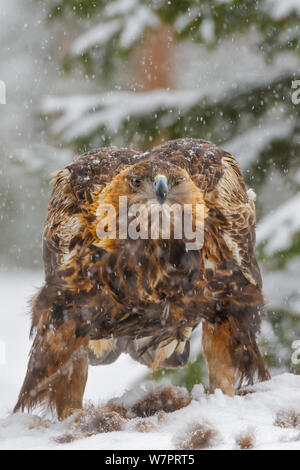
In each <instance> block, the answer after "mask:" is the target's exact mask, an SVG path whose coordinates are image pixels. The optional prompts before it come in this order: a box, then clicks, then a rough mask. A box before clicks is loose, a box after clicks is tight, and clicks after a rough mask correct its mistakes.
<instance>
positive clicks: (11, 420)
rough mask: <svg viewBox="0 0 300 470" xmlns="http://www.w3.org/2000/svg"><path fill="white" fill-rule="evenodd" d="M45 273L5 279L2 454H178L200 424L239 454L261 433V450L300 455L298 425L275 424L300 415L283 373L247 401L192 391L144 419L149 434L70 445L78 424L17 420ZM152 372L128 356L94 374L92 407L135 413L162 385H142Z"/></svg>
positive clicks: (296, 392)
mask: <svg viewBox="0 0 300 470" xmlns="http://www.w3.org/2000/svg"><path fill="white" fill-rule="evenodd" d="M41 279H42V274H41V273H35V272H31V271H15V272H10V271H8V272H2V273H1V274H0V296H1V315H0V339H1V340H2V341H4V343H5V345H6V364H2V362H1V361H0V390H1V402H0V449H107V450H109V449H111V450H116V449H173V448H175V446H177V443H178V442H180V440H182V439H184V438H185V437H186V436H187V435H188V434H189V432H190V429H191V427H193V426H197V425H199V424H201V425H203V426H205V427H207V428H208V429H213V430H214V432H215V434H216V436H215V438H214V439H213V440H212V443H211V445H212V447H213V448H217V449H236V448H237V440H238V437H239V436H240V435H241V434H242V435H243V434H247V433H248V434H249V433H250V432H251V433H252V434H253V435H254V437H255V439H254V441H255V444H254V445H255V449H300V429H299V423H298V424H297V426H298V427H297V426H296V427H292V426H291V425H288V427H286V428H282V427H279V426H276V425H275V424H274V423H275V420H276V416H277V413H279V412H282V411H286V412H287V413H292V412H293V413H294V414H297V413H300V376H296V375H292V374H287V373H284V374H281V375H278V376H275V377H273V378H272V380H271V381H269V382H264V383H260V384H256V385H255V386H254V387H251V388H250V390H249V391H251V392H252V393H248V394H246V395H243V396H235V397H234V398H230V397H227V396H224V395H223V394H222V393H221V392H220V391H219V390H217V391H216V392H215V393H214V394H212V395H207V394H205V393H204V389H203V387H202V386H201V385H196V386H195V387H194V389H193V392H192V401H191V403H190V404H189V405H188V406H185V407H183V408H181V409H179V410H177V411H174V412H172V413H166V414H163V415H162V416H157V415H154V416H152V417H149V418H143V420H144V423H145V424H147V425H149V430H148V432H140V431H138V427H137V425H138V423H139V422H140V421H141V418H135V417H133V418H132V419H128V420H127V421H126V424H125V426H124V428H123V430H121V431H113V432H110V433H102V434H96V435H93V436H92V437H86V438H81V439H78V440H75V441H73V442H71V443H66V444H60V443H58V442H57V439H58V438H59V437H61V436H63V435H64V434H65V433H67V432H68V430H69V429H70V426H71V424H72V418H69V419H68V420H66V421H64V422H62V423H58V422H57V421H56V420H55V419H53V418H51V420H50V421H49V420H46V418H44V419H42V420H41V419H40V418H38V416H37V415H33V414H17V415H12V414H11V409H12V407H13V405H14V403H15V400H16V397H17V393H18V391H19V388H20V386H21V383H22V380H23V376H24V372H25V368H26V363H27V354H28V351H29V348H30V343H29V341H28V339H27V335H28V329H29V323H30V321H29V320H30V319H29V317H28V316H27V315H26V311H28V309H27V308H26V300H27V299H28V297H29V296H30V295H32V294H33V293H34V291H35V287H37V286H39V285H40V283H41ZM146 371H147V369H146V368H145V367H144V366H141V365H139V364H138V363H135V362H133V361H132V360H130V359H129V358H128V357H127V356H122V357H121V358H120V360H118V361H117V362H116V363H115V364H113V365H110V366H102V367H96V368H90V370H89V380H88V386H87V390H86V394H85V398H86V401H92V402H93V403H94V404H95V405H103V404H104V403H106V402H107V400H108V399H110V398H112V397H117V396H121V398H120V399H119V403H121V404H122V405H123V406H126V407H130V406H132V405H133V404H134V403H135V402H136V401H137V400H140V399H142V398H143V397H145V394H146V393H147V391H149V390H156V389H158V388H159V387H161V385H154V384H153V383H149V384H146V385H145V386H138V385H137V384H136V382H137V381H138V380H140V379H141V378H142V377H144V375H145V372H146Z"/></svg>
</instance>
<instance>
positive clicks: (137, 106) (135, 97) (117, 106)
mask: <svg viewBox="0 0 300 470" xmlns="http://www.w3.org/2000/svg"><path fill="white" fill-rule="evenodd" d="M201 96H202V94H201V93H200V92H199V91H189V90H186V91H185V90H183V91H173V92H170V91H167V90H155V91H151V92H145V93H133V92H123V91H122V92H118V91H115V92H110V93H105V94H98V95H90V96H85V95H77V96H67V97H55V96H52V97H50V96H49V97H47V98H46V99H45V100H44V101H43V104H42V111H43V112H44V113H45V114H49V115H51V114H54V113H62V115H61V116H60V117H59V118H58V119H56V121H55V123H54V124H53V126H52V132H53V133H54V134H61V135H62V137H63V139H64V140H65V141H66V142H69V141H72V140H73V139H74V138H79V137H82V136H86V135H89V134H90V133H92V132H93V131H95V130H97V129H98V128H101V127H102V126H106V127H107V128H108V129H109V130H110V131H111V132H117V130H118V129H119V126H120V125H121V123H122V122H123V121H124V120H126V119H127V118H128V117H129V116H130V117H134V116H135V117H136V116H143V115H145V114H146V113H154V112H155V111H158V110H159V109H162V108H165V107H167V108H172V107H174V108H177V109H179V110H186V109H188V108H189V107H191V106H192V105H193V104H194V103H195V102H196V101H197V100H199V99H200V98H201Z"/></svg>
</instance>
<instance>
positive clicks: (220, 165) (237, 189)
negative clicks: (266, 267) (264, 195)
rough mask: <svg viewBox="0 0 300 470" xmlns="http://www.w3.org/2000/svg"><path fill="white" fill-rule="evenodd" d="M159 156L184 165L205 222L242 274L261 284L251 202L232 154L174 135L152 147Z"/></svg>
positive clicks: (205, 142) (257, 284)
mask: <svg viewBox="0 0 300 470" xmlns="http://www.w3.org/2000/svg"><path fill="white" fill-rule="evenodd" d="M154 153H155V154H157V155H158V156H159V157H160V158H164V159H167V160H169V161H170V162H171V163H174V164H175V165H178V166H181V167H183V168H185V169H186V170H187V171H188V173H189V174H190V176H191V178H192V179H193V181H194V182H195V183H196V185H197V186H198V188H199V189H200V190H201V191H203V195H204V200H205V203H206V206H207V208H208V209H209V212H208V217H207V219H206V226H207V228H208V229H210V230H211V233H210V235H212V233H214V234H215V236H216V237H219V243H220V244H221V240H220V238H221V239H222V242H223V245H224V244H225V247H226V248H227V250H228V252H229V256H230V258H232V259H233V261H234V263H235V266H236V268H237V269H239V270H240V271H241V272H242V273H243V275H244V276H245V278H246V279H247V280H248V281H249V282H250V283H251V284H252V285H254V286H258V287H259V288H261V285H262V281H261V275H260V270H259V267H258V264H257V261H256V259H255V254H254V250H255V228H256V217H255V206H254V203H253V201H252V200H250V199H249V196H248V193H247V188H246V185H245V183H244V180H243V176H242V173H241V170H240V167H239V165H238V163H237V161H236V160H235V158H234V157H233V156H232V155H231V154H230V153H228V152H226V151H224V150H222V149H220V148H218V147H217V146H216V145H214V144H213V143H211V142H207V141H204V140H201V139H178V140H175V141H171V142H167V143H166V144H163V145H161V146H159V147H156V148H155V149H154Z"/></svg>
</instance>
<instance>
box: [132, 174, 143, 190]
mask: <svg viewBox="0 0 300 470" xmlns="http://www.w3.org/2000/svg"><path fill="white" fill-rule="evenodd" d="M141 183H142V177H141V176H136V175H133V176H131V177H130V181H129V184H130V186H131V187H132V188H139V187H140V186H141Z"/></svg>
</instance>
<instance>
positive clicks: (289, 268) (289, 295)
mask: <svg viewBox="0 0 300 470" xmlns="http://www.w3.org/2000/svg"><path fill="white" fill-rule="evenodd" d="M299 266H300V256H296V257H295V258H293V259H291V260H290V261H289V262H288V263H287V265H286V266H285V268H284V270H274V271H270V272H266V273H264V275H263V279H264V293H265V296H266V298H267V301H268V307H269V309H275V310H285V311H287V312H290V313H291V314H295V315H299V316H300V291H299Z"/></svg>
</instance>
